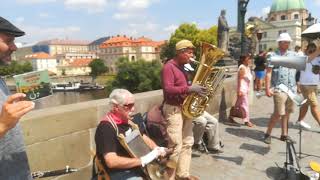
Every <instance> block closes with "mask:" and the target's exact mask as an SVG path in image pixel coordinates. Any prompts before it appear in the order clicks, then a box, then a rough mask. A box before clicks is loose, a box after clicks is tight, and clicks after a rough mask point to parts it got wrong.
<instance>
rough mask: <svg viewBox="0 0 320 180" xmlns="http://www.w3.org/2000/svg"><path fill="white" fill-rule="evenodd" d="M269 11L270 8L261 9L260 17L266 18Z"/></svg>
mask: <svg viewBox="0 0 320 180" xmlns="http://www.w3.org/2000/svg"><path fill="white" fill-rule="evenodd" d="M270 9H271V7H270V6H268V7H265V8H262V17H267V16H268V14H269V12H270Z"/></svg>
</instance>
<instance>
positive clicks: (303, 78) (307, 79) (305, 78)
mask: <svg viewBox="0 0 320 180" xmlns="http://www.w3.org/2000/svg"><path fill="white" fill-rule="evenodd" d="M312 65H320V57H319V56H318V57H316V58H315V59H313V60H312V61H311V63H307V65H306V70H305V71H301V74H300V84H301V85H318V83H319V80H320V76H319V74H314V73H313V72H312Z"/></svg>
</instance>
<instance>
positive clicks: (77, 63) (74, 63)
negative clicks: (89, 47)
mask: <svg viewBox="0 0 320 180" xmlns="http://www.w3.org/2000/svg"><path fill="white" fill-rule="evenodd" d="M92 60H93V59H74V60H73V61H72V62H70V64H69V66H72V67H83V66H89V64H90V62H91V61H92Z"/></svg>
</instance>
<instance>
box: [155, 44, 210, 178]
mask: <svg viewBox="0 0 320 180" xmlns="http://www.w3.org/2000/svg"><path fill="white" fill-rule="evenodd" d="M194 48H195V47H194V45H193V44H192V43H191V41H189V40H181V41H179V42H178V43H177V44H176V56H175V57H174V58H173V59H171V60H169V61H167V62H166V63H165V64H164V66H163V69H162V72H161V80H162V89H163V96H164V100H163V109H162V110H163V115H164V118H165V119H166V122H167V133H168V136H169V142H168V147H174V151H173V154H172V155H171V156H170V159H169V163H167V166H168V167H170V169H169V170H168V171H167V179H177V180H194V179H198V178H197V177H194V176H192V175H190V164H191V154H192V145H193V141H194V140H193V133H192V127H193V124H192V119H186V118H185V117H183V116H182V113H181V107H182V103H183V101H184V99H185V98H186V96H187V95H188V94H189V93H192V92H194V93H198V94H201V95H204V94H205V91H206V89H205V88H204V87H202V86H200V85H197V84H193V85H191V84H189V83H188V78H187V76H188V74H187V72H186V71H185V69H184V65H185V64H187V63H189V62H190V58H193V57H194Z"/></svg>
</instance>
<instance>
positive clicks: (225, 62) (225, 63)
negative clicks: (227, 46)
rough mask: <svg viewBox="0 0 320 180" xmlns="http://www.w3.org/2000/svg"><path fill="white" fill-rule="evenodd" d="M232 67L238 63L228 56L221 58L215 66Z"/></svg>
mask: <svg viewBox="0 0 320 180" xmlns="http://www.w3.org/2000/svg"><path fill="white" fill-rule="evenodd" d="M233 65H238V61H236V60H234V59H233V58H231V57H230V56H225V57H223V58H222V59H220V60H219V61H218V62H217V64H216V66H233Z"/></svg>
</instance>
